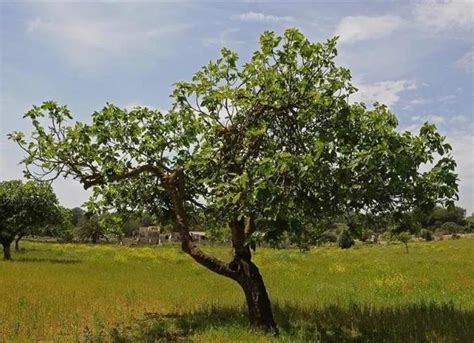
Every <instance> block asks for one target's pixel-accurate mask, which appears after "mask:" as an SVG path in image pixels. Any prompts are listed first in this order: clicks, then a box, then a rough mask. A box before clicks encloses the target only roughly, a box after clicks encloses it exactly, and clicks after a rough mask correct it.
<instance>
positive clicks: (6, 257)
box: [2, 243, 12, 261]
mask: <svg viewBox="0 0 474 343" xmlns="http://www.w3.org/2000/svg"><path fill="white" fill-rule="evenodd" d="M2 245H3V259H4V260H5V261H10V260H11V259H12V255H11V252H10V244H7V243H3V244H2Z"/></svg>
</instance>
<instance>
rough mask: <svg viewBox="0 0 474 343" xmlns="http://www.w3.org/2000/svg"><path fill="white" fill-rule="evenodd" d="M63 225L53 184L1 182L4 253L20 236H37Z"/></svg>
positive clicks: (0, 224) (0, 220) (0, 232)
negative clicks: (40, 230)
mask: <svg viewBox="0 0 474 343" xmlns="http://www.w3.org/2000/svg"><path fill="white" fill-rule="evenodd" d="M60 221H61V212H60V209H59V207H58V201H57V198H56V195H55V194H54V192H53V189H52V188H51V186H50V185H49V184H47V183H44V182H43V183H40V182H33V181H28V182H26V183H23V182H22V181H20V180H12V181H1V182H0V243H1V244H2V245H3V247H4V249H9V247H10V244H11V243H12V241H13V240H14V239H15V237H16V236H17V235H24V234H27V233H34V232H35V231H37V230H39V229H44V227H46V226H48V225H50V224H58V223H59V222H60ZM5 253H6V252H5ZM6 254H7V253H6ZM5 258H9V257H8V256H5Z"/></svg>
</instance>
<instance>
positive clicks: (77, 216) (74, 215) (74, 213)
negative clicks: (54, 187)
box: [71, 207, 84, 227]
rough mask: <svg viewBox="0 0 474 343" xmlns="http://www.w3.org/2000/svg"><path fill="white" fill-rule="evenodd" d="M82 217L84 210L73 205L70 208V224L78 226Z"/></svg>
mask: <svg viewBox="0 0 474 343" xmlns="http://www.w3.org/2000/svg"><path fill="white" fill-rule="evenodd" d="M83 217H84V210H83V209H82V208H80V207H74V208H73V209H72V210H71V224H72V225H73V226H76V227H77V226H78V225H79V223H80V222H81V220H82V218H83Z"/></svg>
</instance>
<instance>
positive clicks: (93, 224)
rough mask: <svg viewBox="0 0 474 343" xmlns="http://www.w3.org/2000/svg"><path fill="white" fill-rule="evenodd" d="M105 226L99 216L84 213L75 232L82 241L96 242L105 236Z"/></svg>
mask: <svg viewBox="0 0 474 343" xmlns="http://www.w3.org/2000/svg"><path fill="white" fill-rule="evenodd" d="M106 232H107V230H106V228H105V226H104V225H103V222H102V221H101V220H100V218H99V216H97V215H93V214H90V215H88V214H86V215H85V216H84V217H83V218H82V220H81V221H80V222H79V226H78V230H77V234H78V236H79V239H80V240H82V241H89V240H90V241H91V242H92V243H93V244H97V243H98V242H99V240H100V239H101V238H105V237H106Z"/></svg>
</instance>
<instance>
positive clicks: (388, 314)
mask: <svg viewBox="0 0 474 343" xmlns="http://www.w3.org/2000/svg"><path fill="white" fill-rule="evenodd" d="M274 310H275V316H276V320H277V322H278V324H279V327H280V337H279V338H280V339H281V340H282V341H285V342H288V341H289V342H473V340H474V312H472V311H461V310H459V309H457V308H456V307H455V306H453V305H451V304H441V305H440V304H435V303H431V304H417V305H415V304H414V305H406V306H402V307H398V308H394V307H387V308H374V307H368V306H359V305H353V306H350V307H348V308H342V307H339V306H329V307H326V308H322V309H316V308H315V309H311V308H309V309H308V308H307V309H302V308H299V307H297V306H293V305H277V306H275V309H274ZM215 329H218V330H220V331H219V332H223V335H224V337H225V338H227V339H235V340H236V341H238V340H239V339H238V336H237V337H232V336H229V337H228V336H226V333H227V332H234V333H235V332H236V330H235V329H237V331H238V330H239V329H240V330H244V331H246V332H249V331H250V330H251V329H250V327H249V325H248V323H247V318H246V316H245V312H244V309H243V308H240V309H239V308H225V307H211V308H208V309H203V310H200V311H196V312H192V313H182V314H167V315H163V314H153V313H148V314H146V315H145V318H144V319H142V320H140V321H139V322H137V323H134V324H133V325H132V326H131V327H127V328H120V327H116V328H113V329H112V330H111V332H110V340H111V341H113V342H117V343H118V342H136V341H140V342H176V341H187V340H192V337H191V336H192V335H195V334H197V335H199V334H200V333H205V332H206V331H209V330H215ZM91 337H92V336H90V337H89V339H86V340H87V341H94V339H90V338H91ZM268 338H269V339H270V338H271V337H268Z"/></svg>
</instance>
